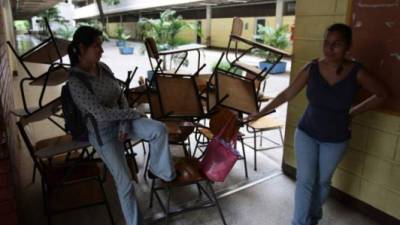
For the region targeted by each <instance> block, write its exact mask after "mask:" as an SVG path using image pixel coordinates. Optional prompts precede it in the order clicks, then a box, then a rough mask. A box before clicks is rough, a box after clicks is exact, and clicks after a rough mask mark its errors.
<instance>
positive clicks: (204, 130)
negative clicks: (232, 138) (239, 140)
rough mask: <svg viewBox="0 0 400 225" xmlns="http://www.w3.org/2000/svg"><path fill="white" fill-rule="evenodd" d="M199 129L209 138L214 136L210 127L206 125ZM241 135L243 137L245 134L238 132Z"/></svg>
mask: <svg viewBox="0 0 400 225" xmlns="http://www.w3.org/2000/svg"><path fill="white" fill-rule="evenodd" d="M199 131H200V133H201V134H202V135H204V136H205V137H206V138H207V139H208V140H211V139H212V138H213V137H214V134H213V133H212V131H211V130H210V128H206V127H202V128H199ZM238 136H239V137H243V136H244V134H243V133H241V132H239V133H238Z"/></svg>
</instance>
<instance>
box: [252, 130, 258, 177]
mask: <svg viewBox="0 0 400 225" xmlns="http://www.w3.org/2000/svg"><path fill="white" fill-rule="evenodd" d="M253 135H254V146H253V148H254V149H253V150H254V171H257V139H256V138H257V135H256V132H254V133H253Z"/></svg>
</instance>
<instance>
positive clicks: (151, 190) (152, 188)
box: [149, 179, 156, 208]
mask: <svg viewBox="0 0 400 225" xmlns="http://www.w3.org/2000/svg"><path fill="white" fill-rule="evenodd" d="M155 183H156V180H155V179H153V180H152V181H151V188H150V204H149V208H152V207H153V198H154V186H155Z"/></svg>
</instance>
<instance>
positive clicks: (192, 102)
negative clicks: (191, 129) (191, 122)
mask: <svg viewBox="0 0 400 225" xmlns="http://www.w3.org/2000/svg"><path fill="white" fill-rule="evenodd" d="M156 84H157V91H158V95H159V102H160V108H161V112H162V114H163V115H164V116H167V117H175V118H199V117H202V116H204V112H203V107H202V104H201V99H200V96H199V91H198V88H197V84H196V81H195V77H194V76H190V75H188V76H183V75H166V74H162V73H159V74H157V76H156Z"/></svg>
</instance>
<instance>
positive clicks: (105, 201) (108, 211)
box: [98, 178, 115, 225]
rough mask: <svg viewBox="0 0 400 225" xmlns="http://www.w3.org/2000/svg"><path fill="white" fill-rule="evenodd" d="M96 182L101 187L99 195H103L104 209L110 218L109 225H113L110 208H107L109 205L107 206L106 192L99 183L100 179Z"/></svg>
mask: <svg viewBox="0 0 400 225" xmlns="http://www.w3.org/2000/svg"><path fill="white" fill-rule="evenodd" d="M98 182H99V185H100V187H101V193H102V194H103V198H104V203H105V205H106V209H107V213H108V216H109V217H110V221H111V225H115V222H114V217H113V215H112V213H111V209H110V206H109V204H108V200H107V197H106V192H105V191H104V187H103V184H102V183H101V178H99V180H98Z"/></svg>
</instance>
